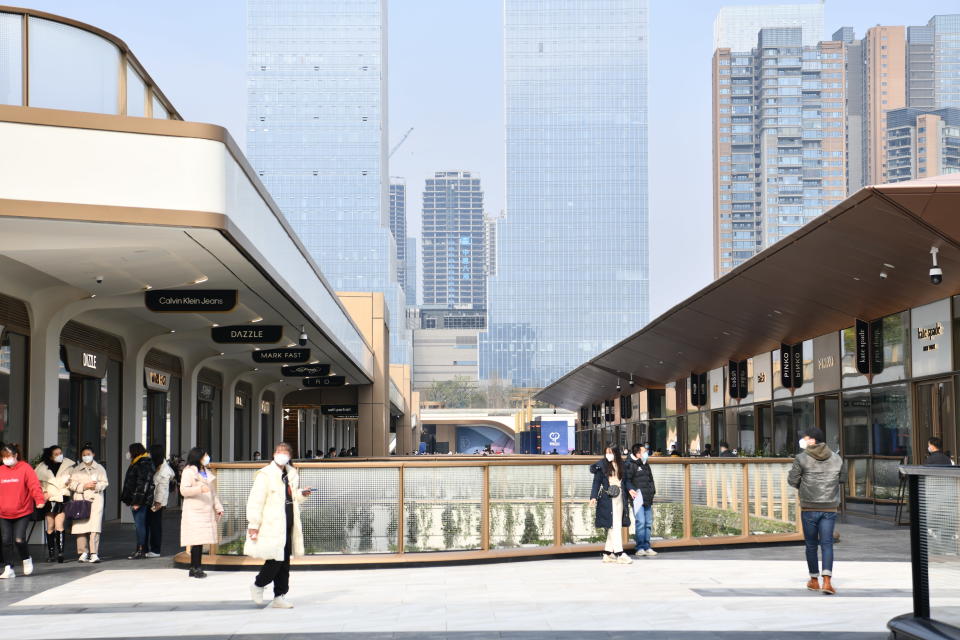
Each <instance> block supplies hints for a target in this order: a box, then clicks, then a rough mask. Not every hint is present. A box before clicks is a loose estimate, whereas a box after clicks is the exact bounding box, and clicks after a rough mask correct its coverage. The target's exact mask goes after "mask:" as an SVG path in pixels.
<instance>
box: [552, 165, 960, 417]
mask: <svg viewBox="0 0 960 640" xmlns="http://www.w3.org/2000/svg"><path fill="white" fill-rule="evenodd" d="M931 247H937V248H939V250H940V251H939V261H940V264H941V265H942V267H943V283H942V284H940V285H939V286H936V285H933V284H931V282H930V277H929V269H930V265H931V257H930V249H931ZM885 265H892V268H891V267H888V266H885ZM881 271H884V272H885V273H886V274H887V277H886V278H881V277H880V272H881ZM958 291H960V174H953V175H946V176H939V177H935V178H926V179H922V180H914V181H910V182H900V183H893V184H884V185H879V186H872V187H866V188H864V189H861V190H860V191H858V192H857V193H856V194H854V195H852V196H851V197H849V198H847V199H846V200H845V201H843V202H842V203H840V204H839V205H837V206H836V207H834V208H832V209H830V210H829V211H827V212H826V213H824V214H823V215H821V216H819V217H817V218H816V219H814V220H813V221H811V222H810V223H809V224H807V225H806V226H804V227H803V228H802V229H800V230H799V231H797V232H795V233H793V234H791V235H790V236H789V237H787V238H785V239H784V240H782V241H780V242H778V243H777V244H775V245H773V246H771V247H769V248H768V249H766V250H765V251H763V252H762V253H759V254H757V255H756V256H754V257H753V258H752V259H751V260H749V261H748V262H746V263H744V264H743V265H741V266H740V267H738V268H736V269H735V270H733V271H732V272H731V273H729V274H727V275H726V276H724V277H722V278H720V279H718V280H717V281H715V282H714V283H712V284H710V285H709V286H707V287H705V288H703V289H701V290H700V291H698V292H697V293H696V294H694V295H693V296H691V297H690V298H688V299H686V300H684V301H683V302H681V303H680V304H678V305H676V306H675V307H673V308H672V309H670V310H669V311H667V312H666V313H664V314H663V315H661V316H660V317H658V318H656V319H655V320H653V321H652V322H650V324H648V325H647V326H645V327H644V328H643V329H642V330H640V331H638V332H637V333H635V334H633V335H631V336H630V337H628V338H626V339H625V340H623V341H622V342H620V343H618V344H617V345H615V346H613V347H611V348H610V349H608V350H606V351H604V352H603V353H601V354H600V355H598V356H596V357H595V358H593V359H591V360H590V361H588V362H586V363H584V364H582V365H580V366H579V367H577V368H576V369H574V370H573V371H571V372H570V373H568V374H567V375H565V376H563V377H562V378H560V379H559V380H557V381H556V382H554V383H553V384H551V385H550V386H548V387H546V388H545V389H543V390H542V391H541V392H540V393H538V394H537V395H536V398H537V399H538V400H541V401H543V402H546V403H549V404H552V405H555V406H559V407H565V408H567V409H574V410H575V409H578V408H579V407H581V406H584V405H588V404H591V403H595V402H598V401H600V400H602V399H606V398H610V397H612V396H614V395H615V394H616V391H615V388H616V384H617V379H618V377H619V378H620V380H621V382H622V381H624V380H625V379H626V377H627V376H630V375H631V374H632V375H633V378H634V381H635V382H636V383H637V384H639V385H641V386H643V387H650V388H658V387H662V386H663V385H664V384H666V383H668V382H671V381H674V380H680V379H682V378H685V377H687V376H689V375H690V374H691V373H693V372H697V373H699V372H703V371H707V370H710V369H714V368H717V367H720V366H722V365H724V364H726V363H727V361H729V360H736V359H741V358H746V357H750V356H753V355H756V354H759V353H763V352H766V351H771V350H774V349H777V348H779V346H780V343H781V342H787V343H792V342H797V341H800V340H804V339H809V338H812V337H815V336H818V335H823V334H825V333H829V332H831V331H837V330H839V329H842V328H845V327H849V326H851V325H853V324H854V322H855V321H856V319H857V318H860V319H864V320H871V319H875V318H879V317H882V316H885V315H888V314H891V313H895V312H897V311H903V310H905V309H909V308H911V307H916V306H919V305H923V304H926V303H929V302H933V301H934V300H938V299H941V298H945V297H947V296H949V295H951V294H954V293H957V292H958Z"/></svg>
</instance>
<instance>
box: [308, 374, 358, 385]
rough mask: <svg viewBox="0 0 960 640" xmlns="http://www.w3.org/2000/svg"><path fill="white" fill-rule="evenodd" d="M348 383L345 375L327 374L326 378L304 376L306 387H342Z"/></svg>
mask: <svg viewBox="0 0 960 640" xmlns="http://www.w3.org/2000/svg"><path fill="white" fill-rule="evenodd" d="M345 384H347V379H346V377H345V376H327V377H325V378H304V379H303V386H305V387H342V386H344V385H345Z"/></svg>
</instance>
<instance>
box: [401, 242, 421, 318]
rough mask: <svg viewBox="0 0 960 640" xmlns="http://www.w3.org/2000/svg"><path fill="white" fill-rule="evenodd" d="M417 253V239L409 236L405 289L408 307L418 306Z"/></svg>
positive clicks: (404, 280)
mask: <svg viewBox="0 0 960 640" xmlns="http://www.w3.org/2000/svg"><path fill="white" fill-rule="evenodd" d="M417 255H418V254H417V239H416V238H407V251H406V260H405V261H404V265H403V266H404V276H403V291H404V293H406V297H407V306H408V307H415V306H417Z"/></svg>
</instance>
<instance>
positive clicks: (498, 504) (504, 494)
mask: <svg viewBox="0 0 960 640" xmlns="http://www.w3.org/2000/svg"><path fill="white" fill-rule="evenodd" d="M489 473H490V489H489V496H490V548H491V549H512V548H518V547H530V548H534V547H545V546H550V545H552V544H553V541H554V539H553V516H554V508H553V498H554V494H555V493H556V488H555V477H556V476H555V467H554V466H552V465H549V466H548V465H544V466H515V467H514V466H509V467H508V466H491V467H490V471H489Z"/></svg>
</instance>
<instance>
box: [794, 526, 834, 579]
mask: <svg viewBox="0 0 960 640" xmlns="http://www.w3.org/2000/svg"><path fill="white" fill-rule="evenodd" d="M800 519H801V521H802V522H803V541H804V542H805V543H806V545H807V568H808V569H809V570H810V577H811V578H819V577H820V575H821V574H822V575H824V576H832V575H833V529H834V527H836V526H837V514H836V513H831V512H829V511H804V512H803V513H802V514H800ZM817 547H819V548H820V549H821V554H822V555H823V571H820V569H819V566H818V564H817Z"/></svg>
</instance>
